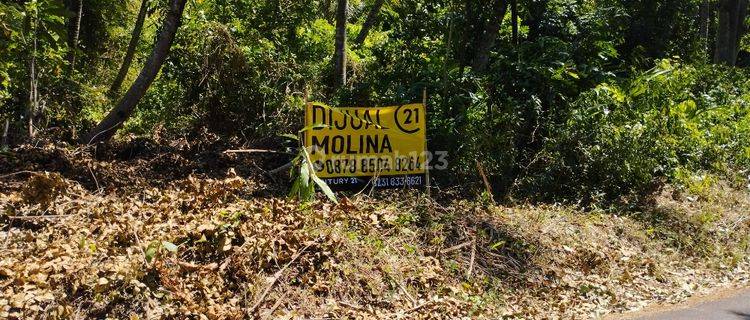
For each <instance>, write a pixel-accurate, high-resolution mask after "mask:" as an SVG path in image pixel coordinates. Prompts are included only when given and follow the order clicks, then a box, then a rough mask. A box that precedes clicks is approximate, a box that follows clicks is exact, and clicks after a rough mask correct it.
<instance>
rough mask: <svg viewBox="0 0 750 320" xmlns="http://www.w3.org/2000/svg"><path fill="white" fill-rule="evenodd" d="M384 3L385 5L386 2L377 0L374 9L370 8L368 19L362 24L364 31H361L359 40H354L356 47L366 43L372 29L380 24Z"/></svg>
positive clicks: (358, 36)
mask: <svg viewBox="0 0 750 320" xmlns="http://www.w3.org/2000/svg"><path fill="white" fill-rule="evenodd" d="M383 3H385V0H375V3H374V4H373V5H372V8H370V12H369V13H367V18H366V19H365V22H364V23H363V24H362V29H361V30H360V31H359V35H357V39H355V40H354V44H355V45H357V46H359V45H362V44H363V43H365V39H367V34H369V33H370V29H372V27H373V26H374V25H375V24H376V23H377V22H378V13H380V8H381V7H383Z"/></svg>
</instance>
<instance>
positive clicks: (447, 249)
mask: <svg viewBox="0 0 750 320" xmlns="http://www.w3.org/2000/svg"><path fill="white" fill-rule="evenodd" d="M471 243H472V241H466V242H464V243H461V244H457V245H455V246H452V247H450V248H446V249H443V250H440V253H441V254H446V253H451V252H453V251H456V250H460V249H463V248H465V247H468V246H469V245H471Z"/></svg>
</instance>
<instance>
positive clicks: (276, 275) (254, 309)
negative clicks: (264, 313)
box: [247, 244, 312, 318]
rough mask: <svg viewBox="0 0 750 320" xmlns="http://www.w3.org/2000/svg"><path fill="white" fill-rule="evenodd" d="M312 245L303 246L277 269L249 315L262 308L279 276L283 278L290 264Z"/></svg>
mask: <svg viewBox="0 0 750 320" xmlns="http://www.w3.org/2000/svg"><path fill="white" fill-rule="evenodd" d="M311 245H312V244H308V245H306V246H305V247H304V248H302V250H300V251H297V253H295V254H294V256H292V260H289V262H287V263H286V265H284V267H283V268H281V269H280V270H279V271H276V273H275V274H274V275H273V280H271V283H270V284H269V285H268V287H266V290H263V293H261V294H260V298H258V301H256V302H255V304H254V305H253V306H252V307H251V308H250V310H248V311H247V315H248V317H250V318H253V317H252V315H254V314H255V313H256V312H257V311H258V308H260V305H261V304H262V303H263V300H265V299H266V296H268V294H269V293H271V289H273V288H274V287H275V286H276V283H277V282H278V281H279V278H281V276H282V275H283V274H284V272H285V271H286V269H288V268H289V266H291V265H292V263H294V262H295V261H297V259H298V258H299V257H300V256H301V255H302V253H304V252H305V250H307V248H309V247H310V246H311Z"/></svg>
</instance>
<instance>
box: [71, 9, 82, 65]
mask: <svg viewBox="0 0 750 320" xmlns="http://www.w3.org/2000/svg"><path fill="white" fill-rule="evenodd" d="M77 2H78V8H77V10H78V12H77V13H76V15H75V17H74V18H75V20H74V21H73V22H72V25H71V28H70V31H71V32H72V33H73V34H72V35H71V36H70V37H69V38H68V40H69V41H70V43H69V46H70V52H69V53H68V62H70V71H71V72H72V71H73V70H75V68H76V58H77V51H78V38H79V37H80V35H81V17H83V0H78V1H77Z"/></svg>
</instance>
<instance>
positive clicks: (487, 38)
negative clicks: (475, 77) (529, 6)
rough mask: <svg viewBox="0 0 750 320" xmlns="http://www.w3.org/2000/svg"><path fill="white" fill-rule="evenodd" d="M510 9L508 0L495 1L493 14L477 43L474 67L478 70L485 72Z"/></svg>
mask: <svg viewBox="0 0 750 320" xmlns="http://www.w3.org/2000/svg"><path fill="white" fill-rule="evenodd" d="M507 11H508V2H507V1H506V0H495V1H494V3H493V11H492V16H491V17H490V21H488V22H487V24H486V25H485V28H484V32H483V33H482V35H481V37H480V38H479V41H478V43H477V47H476V52H475V54H474V60H473V62H472V69H474V71H476V72H484V71H485V70H486V69H487V65H488V64H489V62H490V51H491V50H492V47H494V46H495V41H496V40H497V36H498V34H499V32H500V25H501V24H502V22H503V18H505V13H506V12H507Z"/></svg>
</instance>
